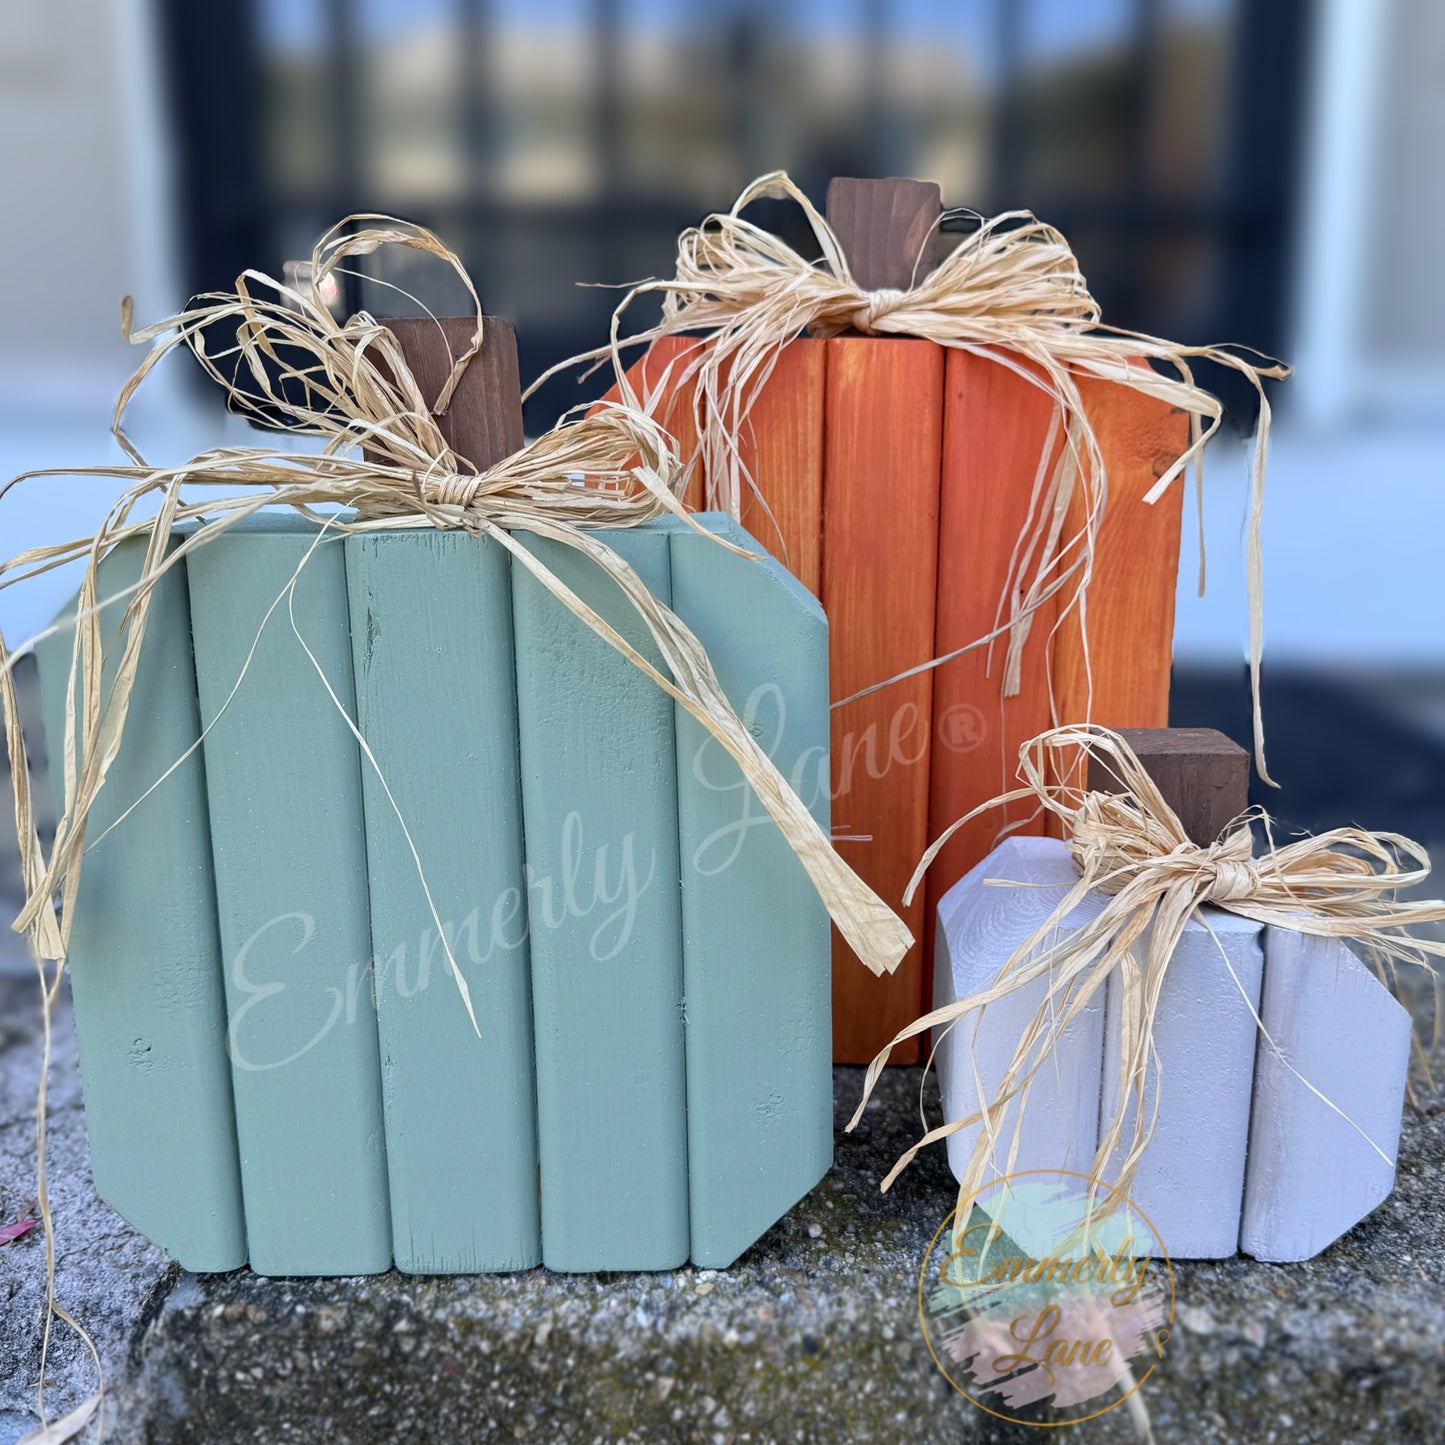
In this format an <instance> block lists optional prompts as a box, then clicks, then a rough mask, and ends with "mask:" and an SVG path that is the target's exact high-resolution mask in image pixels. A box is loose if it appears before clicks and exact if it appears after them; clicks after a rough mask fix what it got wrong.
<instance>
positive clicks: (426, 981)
mask: <svg viewBox="0 0 1445 1445" xmlns="http://www.w3.org/2000/svg"><path fill="white" fill-rule="evenodd" d="M344 547H345V553H346V572H347V591H348V595H349V598H350V607H351V637H352V648H353V658H354V664H355V678H356V703H357V721H358V724H359V726H360V728H361V731H362V734H363V736H364V737H365V738H366V740H367V743H368V744H369V746H370V747H371V749H372V752H373V754H374V756H375V758H376V763H377V768H379V770H380V772H379V773H378V771H377V768H372V767H371V766H369V765H366V764H365V763H363V767H362V784H363V795H364V798H365V807H366V845H367V877H368V879H369V884H370V898H371V937H372V949H373V952H374V956H375V959H376V969H377V973H376V990H377V1015H378V1022H379V1027H380V1038H381V1081H382V1097H383V1101H384V1105H385V1114H386V1159H387V1172H388V1177H389V1181H390V1199H391V1220H392V1233H393V1251H394V1255H395V1259H396V1264H397V1267H398V1268H400V1269H402V1270H406V1271H408V1272H411V1273H426V1274H437V1273H474V1272H477V1271H485V1270H504V1269H522V1268H525V1267H526V1266H528V1265H533V1264H536V1263H537V1262H538V1260H539V1259H540V1257H541V1255H540V1222H539V1216H538V1206H537V1146H536V1130H535V1111H536V1102H535V1085H534V1074H533V1061H532V1011H531V984H530V977H529V962H528V949H527V896H526V894H527V884H526V876H525V871H524V863H523V851H522V801H521V789H520V784H519V782H518V741H517V709H516V693H515V686H514V670H513V655H512V605H511V579H510V567H509V558H508V555H507V553H506V552H505V551H504V550H503V549H502V547H501V546H500V545H499V544H498V543H496V542H495V541H492V540H490V539H486V538H476V537H473V536H470V535H469V534H467V533H465V532H438V531H434V530H431V529H422V530H417V531H412V532H387V533H369V534H361V535H358V536H354V537H349V538H347V540H346V542H345V544H344ZM383 779H384V780H385V785H383V781H382V780H383ZM388 790H389V791H390V798H389V797H388ZM392 800H394V802H395V807H393V803H392ZM398 812H399V813H400V819H398V816H397V814H398ZM403 824H404V825H405V826H404V827H403ZM408 833H409V834H410V841H408V836H407V835H408ZM413 846H414V847H415V849H416V854H415V855H414V854H413V853H412V847H413ZM418 859H419V860H420V863H418ZM419 868H420V871H419ZM423 876H424V878H425V885H426V886H425V888H424V887H423V881H422V880H423ZM426 889H429V890H430V892H431V897H432V902H433V904H434V905H435V909H436V915H435V916H434V915H433V912H432V908H431V906H429V905H428V901H427V896H426ZM438 918H439V919H440V924H441V929H442V930H443V936H444V937H445V939H446V940H447V942H448V943H449V944H450V946H451V950H452V954H453V957H454V958H455V960H456V963H457V965H458V967H459V968H460V969H461V971H462V973H463V975H464V977H465V978H466V981H467V985H468V988H469V989H470V992H471V999H472V1005H473V1008H474V1009H475V1012H476V1017H477V1022H478V1025H479V1026H480V1030H481V1033H480V1037H479V1036H478V1034H477V1032H476V1031H475V1030H474V1029H473V1026H472V1023H471V1020H470V1019H469V1017H468V1015H467V1011H466V1008H465V1006H464V1004H463V1002H462V998H461V995H460V993H459V991H458V989H457V987H456V984H455V982H454V980H453V978H452V976H451V971H450V968H449V966H448V963H447V958H446V951H445V948H444V947H443V945H442V941H441V937H439V935H438V929H437V919H438ZM459 1120H462V1121H464V1122H462V1123H461V1124H460V1125H459Z"/></svg>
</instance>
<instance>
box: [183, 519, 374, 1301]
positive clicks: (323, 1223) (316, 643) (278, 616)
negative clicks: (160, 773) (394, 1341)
mask: <svg viewBox="0 0 1445 1445" xmlns="http://www.w3.org/2000/svg"><path fill="white" fill-rule="evenodd" d="M314 536H315V532H314V529H312V528H310V527H308V526H307V525H306V524H305V523H302V522H300V521H299V520H296V521H293V520H292V519H290V518H286V517H275V518H270V517H267V518H258V519H256V520H255V521H254V523H253V524H252V525H251V526H250V527H248V528H247V529H246V530H244V531H243V530H240V529H233V530H232V531H231V532H229V533H227V535H226V536H224V537H222V538H219V539H218V540H216V541H215V542H212V543H210V544H209V545H207V546H205V547H203V548H201V549H199V550H198V551H197V552H196V553H195V554H194V555H193V557H192V558H191V559H190V560H189V568H188V571H189V582H190V598H191V622H192V630H193V632H194V636H195V656H196V680H197V684H198V688H199V693H200V703H201V719H202V723H203V725H206V726H210V725H211V724H212V723H214V728H213V730H212V731H211V732H210V733H209V734H208V735H207V737H206V742H205V757H206V783H207V793H208V801H209V808H210V818H211V841H212V847H213V850H214V856H215V868H216V897H217V904H218V908H219V916H220V933H221V942H222V947H223V951H224V956H225V964H226V994H227V1005H228V1012H229V1018H230V1029H229V1034H230V1044H231V1061H232V1079H233V1087H234V1091H235V1102H236V1125H237V1137H238V1141H239V1145H240V1155H241V1179H242V1188H243V1193H244V1197H245V1207H246V1230H247V1237H248V1243H249V1248H250V1258H251V1265H252V1268H254V1269H255V1270H256V1271H257V1272H258V1273H260V1274H277V1275H284V1274H323V1275H324V1274H365V1273H371V1272H375V1271H379V1270H384V1269H386V1268H388V1267H389V1266H390V1264H391V1257H392V1255H391V1228H390V1220H389V1210H388V1200H387V1182H386V1149H385V1143H384V1132H383V1125H382V1105H381V1082H380V1069H379V1060H378V1049H377V1032H376V1011H375V1007H374V1004H373V1000H372V981H371V973H370V966H369V965H370V955H371V945H370V930H369V928H368V925H367V903H368V898H367V883H366V839H365V830H364V827H363V821H362V798H361V770H360V761H359V755H358V750H357V746H356V743H355V741H354V739H353V737H352V735H351V733H350V732H349V731H348V729H347V727H346V724H345V722H344V721H343V720H342V718H341V717H340V716H339V715H338V713H337V708H336V704H335V703H333V702H332V700H331V698H330V697H328V696H327V692H326V688H325V687H324V686H323V684H322V680H321V678H320V677H319V676H318V675H317V671H316V668H315V667H313V665H312V663H311V661H310V660H309V659H308V657H307V655H306V652H305V651H304V650H303V649H302V647H301V644H300V642H298V640H297V637H296V635H295V633H294V632H293V630H292V625H291V620H290V616H289V615H288V608H287V604H286V602H285V601H284V600H283V601H282V602H281V603H280V605H279V606H277V607H276V608H275V610H274V611H272V612H271V614H270V617H269V620H267V621H266V623H265V626H264V629H263V626H262V622H263V619H264V618H265V617H266V614H267V611H268V609H269V608H270V607H271V604H272V603H273V602H275V601H276V599H277V598H278V597H280V596H281V594H282V592H283V590H284V589H285V588H286V587H287V585H288V583H289V582H290V581H291V579H292V577H293V576H296V578H297V580H296V584H295V589H294V595H295V617H296V623H297V627H298V628H299V630H300V633H301V636H302V637H304V639H305V641H306V645H307V647H309V648H310V650H311V652H312V653H313V654H314V656H315V659H316V662H317V664H318V665H319V666H320V668H321V670H322V672H324V674H325V677H326V679H327V681H328V682H329V683H330V685H331V688H332V689H333V690H334V692H335V694H336V698H337V700H338V701H339V703H340V705H341V706H342V707H343V708H345V710H346V712H347V713H348V715H351V716H354V713H355V696H354V690H353V686H352V671H351V666H352V665H351V641H350V627H349V619H348V608H347V595H346V574H345V564H344V557H343V551H342V542H341V538H340V537H339V536H336V537H334V538H333V539H327V540H323V541H322V542H321V543H320V544H319V545H317V546H316V547H315V549H314V551H310V549H311V548H312V543H313V540H314ZM308 551H310V556H309V557H307V553H308ZM303 559H305V565H304V567H302V565H301V564H302V562H303ZM298 568H299V569H300V571H299V574H298ZM258 635H259V640H258ZM253 644H254V646H255V652H254V655H253V656H252V657H251V661H250V667H249V671H248V673H247V675H246V677H245V678H244V679H243V680H241V682H240V685H239V687H237V686H236V684H237V679H238V678H240V677H241V674H242V671H243V668H244V667H245V665H246V659H247V656H248V654H250V653H251V650H252V647H253ZM233 689H234V696H232V691H233ZM228 699H229V702H228ZM223 709H224V712H223Z"/></svg>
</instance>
